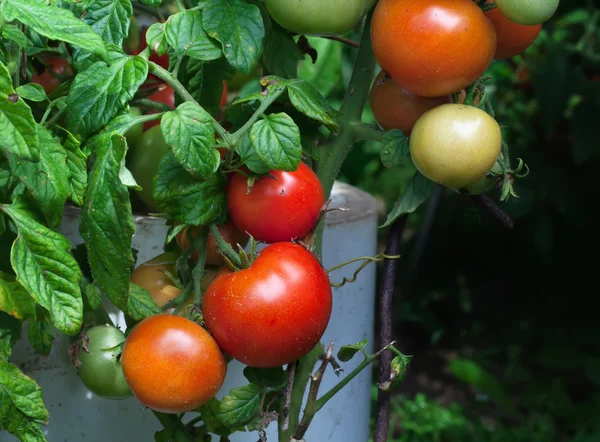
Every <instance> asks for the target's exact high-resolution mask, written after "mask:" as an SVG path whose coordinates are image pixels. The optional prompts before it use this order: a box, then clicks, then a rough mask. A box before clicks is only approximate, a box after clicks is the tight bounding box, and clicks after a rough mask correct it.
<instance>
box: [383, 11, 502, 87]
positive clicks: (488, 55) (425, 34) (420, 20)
mask: <svg viewBox="0 0 600 442" xmlns="http://www.w3.org/2000/svg"><path fill="white" fill-rule="evenodd" d="M371 41H372V43H373V50H374V51H375V56H376V58H377V61H378V62H379V64H380V66H381V67H382V69H383V70H384V71H385V72H387V73H388V74H389V75H390V76H391V77H392V78H393V79H394V81H395V82H396V83H397V84H398V85H399V86H400V87H402V88H403V89H405V90H407V91H408V92H410V93H412V94H415V95H418V96H421V97H441V96H443V95H448V94H451V93H453V92H457V91H459V90H460V89H463V88H465V87H467V86H468V85H470V84H471V83H473V82H474V81H475V80H477V79H478V78H479V77H480V76H481V75H482V74H483V73H484V72H485V70H486V69H487V68H488V66H489V65H490V63H491V62H492V60H493V58H494V53H495V52H496V33H495V31H494V27H493V26H492V24H491V22H490V21H489V20H488V19H487V18H486V17H485V15H484V14H483V12H482V11H481V8H479V6H477V4H476V3H475V2H474V1H473V0H380V1H379V3H377V6H376V7H375V12H374V15H373V21H372V23H371Z"/></svg>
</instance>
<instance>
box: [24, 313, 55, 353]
mask: <svg viewBox="0 0 600 442" xmlns="http://www.w3.org/2000/svg"><path fill="white" fill-rule="evenodd" d="M41 316H42V317H41V318H38V320H37V321H29V322H28V324H27V336H28V337H29V342H30V343H31V346H32V347H33V349H34V350H35V351H36V352H38V353H39V354H41V355H42V356H48V355H49V354H50V351H51V350H52V342H53V341H54V327H52V323H51V322H50V318H48V315H46V314H44V315H41Z"/></svg>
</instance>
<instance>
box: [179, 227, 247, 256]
mask: <svg viewBox="0 0 600 442" xmlns="http://www.w3.org/2000/svg"><path fill="white" fill-rule="evenodd" d="M218 228H219V232H220V234H221V236H222V237H223V239H224V240H225V241H227V242H228V243H229V244H231V246H232V247H234V248H237V245H238V244H239V245H241V246H242V247H245V246H246V244H247V243H248V236H246V235H245V234H244V233H242V232H240V231H239V230H238V228H237V227H235V226H234V225H233V223H232V222H227V223H225V224H222V225H220V226H219V227H218ZM200 230H201V228H198V227H192V228H190V227H185V228H184V229H183V230H182V231H181V232H179V233H178V234H177V236H176V237H175V239H176V241H177V245H178V246H179V249H180V250H181V251H182V252H185V251H186V250H187V249H188V248H189V247H190V245H191V242H190V238H192V239H193V238H195V237H197V236H198V235H199V234H200ZM198 255H199V252H198V250H194V251H193V252H192V259H193V260H194V261H197V260H198ZM206 264H208V265H211V266H222V265H224V264H225V260H224V258H223V255H222V254H221V252H219V249H218V247H217V242H216V240H215V237H214V236H212V234H209V235H208V241H207V245H206Z"/></svg>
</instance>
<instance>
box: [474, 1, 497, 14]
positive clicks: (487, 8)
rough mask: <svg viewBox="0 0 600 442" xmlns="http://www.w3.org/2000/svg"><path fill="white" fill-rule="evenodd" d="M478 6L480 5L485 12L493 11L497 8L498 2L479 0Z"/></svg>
mask: <svg viewBox="0 0 600 442" xmlns="http://www.w3.org/2000/svg"><path fill="white" fill-rule="evenodd" d="M477 6H479V7H480V8H481V10H482V11H483V12H488V11H491V10H492V9H496V8H497V6H496V3H494V2H490V1H488V0H478V1H477Z"/></svg>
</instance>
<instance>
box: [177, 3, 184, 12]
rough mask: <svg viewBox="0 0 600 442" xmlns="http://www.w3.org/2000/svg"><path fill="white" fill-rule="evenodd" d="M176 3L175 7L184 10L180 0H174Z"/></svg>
mask: <svg viewBox="0 0 600 442" xmlns="http://www.w3.org/2000/svg"><path fill="white" fill-rule="evenodd" d="M176 3H177V7H178V8H179V10H180V11H182V12H183V11H185V5H184V4H183V1H182V0H176Z"/></svg>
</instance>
